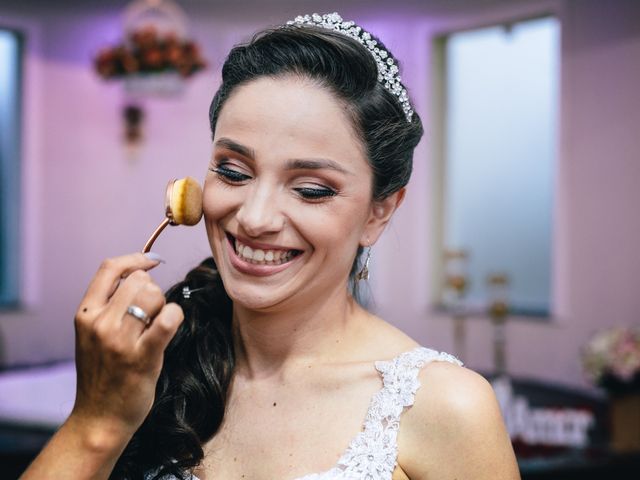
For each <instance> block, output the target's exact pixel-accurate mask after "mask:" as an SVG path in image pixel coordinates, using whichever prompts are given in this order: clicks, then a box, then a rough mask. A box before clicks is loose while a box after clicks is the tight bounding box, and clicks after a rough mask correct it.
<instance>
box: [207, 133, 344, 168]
mask: <svg viewBox="0 0 640 480" xmlns="http://www.w3.org/2000/svg"><path fill="white" fill-rule="evenodd" d="M215 146H216V147H221V148H226V149H227V150H231V151H232V152H236V153H239V154H240V155H242V156H244V157H247V158H250V159H252V160H255V158H256V153H255V151H254V150H253V149H252V148H250V147H245V146H244V145H241V144H239V143H238V142H236V141H234V140H231V139H230V138H226V137H222V138H220V139H218V140H217V141H216V143H215ZM285 169H286V170H324V169H329V170H335V171H336V172H340V173H344V174H350V173H351V172H349V171H348V170H346V169H345V168H344V167H343V166H342V165H340V164H339V163H338V162H336V161H334V160H329V159H328V158H292V159H291V160H289V161H288V162H287V165H286V166H285Z"/></svg>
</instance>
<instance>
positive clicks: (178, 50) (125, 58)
mask: <svg viewBox="0 0 640 480" xmlns="http://www.w3.org/2000/svg"><path fill="white" fill-rule="evenodd" d="M94 65H95V69H96V71H97V72H98V74H99V75H100V76H101V77H103V78H105V79H109V78H119V77H124V76H127V75H135V74H146V73H165V72H178V73H179V74H180V75H181V76H182V77H184V78H186V77H189V76H191V75H193V74H194V73H195V72H197V71H199V70H202V69H203V68H205V67H206V63H205V61H204V60H203V58H202V56H201V55H200V49H199V48H198V45H196V44H195V43H194V42H193V41H187V40H183V39H180V38H178V36H177V35H175V34H173V33H168V34H165V35H160V34H158V32H157V31H156V29H155V28H154V27H153V26H146V27H144V28H141V29H139V30H137V31H135V32H133V33H132V34H130V35H129V37H128V38H127V41H125V43H123V44H120V45H116V46H115V47H111V48H106V49H104V50H101V51H100V52H99V53H98V55H97V57H96V58H95V61H94Z"/></svg>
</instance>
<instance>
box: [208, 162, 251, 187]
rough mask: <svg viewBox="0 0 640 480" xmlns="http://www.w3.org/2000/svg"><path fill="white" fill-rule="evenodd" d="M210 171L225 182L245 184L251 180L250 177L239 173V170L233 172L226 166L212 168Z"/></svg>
mask: <svg viewBox="0 0 640 480" xmlns="http://www.w3.org/2000/svg"><path fill="white" fill-rule="evenodd" d="M210 170H211V171H212V172H214V173H215V174H217V175H218V176H219V177H222V178H223V179H224V180H226V181H229V182H233V183H239V182H244V181H246V180H250V179H251V177H250V176H249V175H246V174H244V173H241V172H238V171H237V170H232V169H231V168H228V167H226V166H225V165H219V166H217V167H212V168H210Z"/></svg>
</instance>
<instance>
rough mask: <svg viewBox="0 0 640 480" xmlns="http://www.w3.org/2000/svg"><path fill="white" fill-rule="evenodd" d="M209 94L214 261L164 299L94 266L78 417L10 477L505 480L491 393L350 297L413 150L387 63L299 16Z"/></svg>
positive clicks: (414, 139) (135, 275)
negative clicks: (22, 470) (17, 474)
mask: <svg viewBox="0 0 640 480" xmlns="http://www.w3.org/2000/svg"><path fill="white" fill-rule="evenodd" d="M222 77H223V78H222V85H221V86H220V89H219V90H218V92H217V93H216V95H215V97H214V99H213V102H212V104H211V108H210V122H211V131H212V134H213V155H212V158H211V161H210V164H209V167H208V172H207V176H206V181H205V186H204V193H203V208H204V218H205V222H206V229H207V235H208V238H209V243H210V245H211V251H212V254H213V257H212V258H211V259H207V260H205V261H204V262H203V263H202V264H201V265H200V266H198V267H197V268H196V269H194V270H193V271H192V272H190V273H189V274H188V275H187V276H186V278H185V280H184V281H183V282H181V283H179V284H177V285H176V286H175V287H173V288H172V289H171V290H170V291H169V292H168V293H167V295H166V298H165V295H164V294H163V293H162V292H161V290H160V289H159V287H158V286H157V285H156V284H155V283H154V282H153V280H152V278H151V276H150V275H149V273H147V271H148V270H151V269H152V268H153V267H155V266H156V265H157V264H158V263H159V261H160V260H161V259H160V258H159V257H158V256H157V255H155V254H150V255H149V254H148V255H142V254H132V255H126V256H122V257H118V258H114V259H109V260H106V261H105V262H104V263H103V264H102V266H101V267H100V269H99V270H98V272H97V273H96V275H95V277H94V279H93V280H92V282H91V284H90V285H89V287H88V290H87V292H86V295H85V297H84V298H83V299H82V301H81V303H80V306H79V308H78V312H77V315H76V331H77V369H78V391H77V398H76V403H75V406H74V409H73V412H72V414H71V415H70V417H69V418H68V420H67V421H66V422H65V423H64V425H63V426H62V427H61V428H60V430H59V431H58V432H57V433H56V435H55V436H54V437H53V438H52V440H51V441H50V443H49V444H48V445H47V446H46V447H45V449H44V450H43V451H42V452H41V453H40V455H39V456H38V457H37V458H36V460H35V461H34V462H33V464H32V465H31V466H30V468H29V469H28V470H27V471H26V472H25V473H24V475H23V477H22V478H23V479H24V480H27V479H29V480H31V479H42V478H56V479H62V478H64V479H89V478H91V479H96V478H109V477H111V478H129V479H155V478H164V479H174V478H184V479H190V478H198V479H200V480H218V479H256V480H267V479H279V480H282V479H284V480H286V479H303V478H304V479H305V480H311V479H316V480H320V479H370V480H377V479H381V480H382V479H391V478H393V479H407V478H409V479H412V480H418V479H430V480H431V479H455V478H457V479H474V480H479V479H491V480H498V479H505V480H506V479H509V480H513V479H518V478H519V473H518V468H517V464H516V462H515V457H514V453H513V450H512V447H511V443H510V441H509V437H508V435H507V433H506V431H505V428H504V425H503V421H502V418H501V414H500V411H499V408H498V405H497V403H496V400H495V397H494V395H493V392H492V389H491V387H490V386H489V384H488V383H487V382H486V381H485V380H484V379H483V378H482V377H481V376H480V375H478V374H476V373H474V372H473V371H471V370H468V369H466V368H464V367H462V366H461V362H460V361H458V360H457V359H456V358H454V357H452V356H451V355H448V354H445V353H439V352H436V351H434V350H431V349H428V348H424V347H421V346H419V345H418V344H417V343H416V342H415V341H414V340H412V339H411V338H409V337H408V336H407V335H405V334H404V333H402V332H401V331H399V330H398V329H396V328H395V327H393V326H392V325H390V324H388V323H386V322H385V321H384V320H382V319H380V318H378V317H376V316H374V315H373V314H371V313H370V312H368V311H366V310H365V309H363V308H362V307H361V306H360V305H359V304H358V302H357V301H356V300H355V298H354V289H355V288H357V283H358V281H359V280H362V279H364V278H366V277H367V275H368V263H369V256H370V252H371V249H372V248H373V247H374V245H375V243H376V241H377V240H378V238H379V237H380V235H381V234H382V233H383V231H384V229H385V226H386V225H387V223H388V222H389V220H390V218H391V217H392V215H393V213H394V212H395V210H396V209H397V208H398V207H399V206H400V204H401V203H402V200H403V197H404V195H405V187H406V184H407V182H408V180H409V177H410V174H411V165H412V157H413V150H414V148H415V146H416V145H417V143H418V141H419V140H420V138H421V136H422V124H421V122H420V118H419V117H418V115H417V113H416V112H414V111H413V107H412V105H411V103H410V101H409V98H408V95H407V92H406V90H405V89H404V86H403V85H402V83H401V82H400V77H399V76H398V67H397V61H396V60H395V58H394V57H393V56H392V54H391V53H390V52H389V51H388V50H387V49H386V48H385V47H384V45H383V44H382V43H381V42H380V41H379V40H378V39H377V38H375V37H373V36H372V35H370V34H369V33H368V32H365V31H364V30H362V29H361V28H360V27H358V26H357V25H355V24H353V23H352V22H344V21H343V20H342V19H341V18H340V17H339V16H338V15H337V14H330V15H324V16H320V15H313V16H304V17H298V18H296V19H295V20H294V21H293V22H289V23H288V24H287V25H285V26H282V27H278V28H274V29H269V30H265V31H263V32H261V33H259V34H257V35H256V36H255V37H254V38H253V39H252V40H251V41H250V42H249V43H247V44H245V45H240V46H237V47H235V48H234V49H233V50H232V51H231V52H230V54H229V57H228V58H227V60H226V62H225V64H224V67H223V70H222ZM203 167H204V165H203ZM398 280H400V279H398ZM185 288H186V291H187V294H186V295H185V294H184V293H183V292H184V289H185ZM314 472H315V473H314Z"/></svg>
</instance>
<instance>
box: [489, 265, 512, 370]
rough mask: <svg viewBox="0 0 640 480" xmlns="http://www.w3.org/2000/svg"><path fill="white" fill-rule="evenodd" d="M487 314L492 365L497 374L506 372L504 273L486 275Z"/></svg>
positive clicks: (506, 286) (506, 284)
mask: <svg viewBox="0 0 640 480" xmlns="http://www.w3.org/2000/svg"><path fill="white" fill-rule="evenodd" d="M487 288H488V291H489V304H488V311H487V313H488V315H489V318H490V319H491V323H492V324H493V367H494V370H495V372H496V374H497V375H498V376H502V375H506V373H507V357H506V342H507V340H506V332H505V330H506V323H507V318H508V315H509V303H508V294H509V277H508V276H507V275H506V274H505V273H492V274H490V275H488V276H487Z"/></svg>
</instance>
